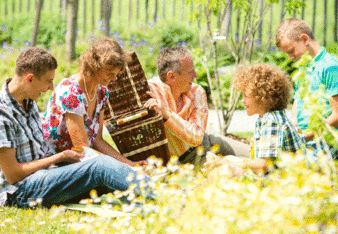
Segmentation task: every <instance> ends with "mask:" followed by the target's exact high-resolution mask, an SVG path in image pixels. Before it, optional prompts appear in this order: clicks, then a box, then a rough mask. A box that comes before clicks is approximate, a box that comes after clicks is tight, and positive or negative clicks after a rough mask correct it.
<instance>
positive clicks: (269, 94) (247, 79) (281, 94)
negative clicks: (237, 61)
mask: <svg viewBox="0 0 338 234" xmlns="http://www.w3.org/2000/svg"><path fill="white" fill-rule="evenodd" d="M233 83H234V86H235V88H236V89H237V90H240V91H241V92H242V93H244V92H245V93H248V95H250V96H252V97H254V98H255V99H256V100H257V101H258V102H260V103H261V104H262V105H263V106H265V107H266V108H267V110H268V111H275V110H284V109H286V107H287V105H288V101H289V98H290V95H291V93H290V91H291V89H292V84H291V81H290V77H289V75H287V73H286V72H284V71H283V70H281V69H280V68H278V67H277V66H274V65H270V64H255V65H250V66H244V67H240V68H239V69H238V70H237V71H236V73H235V75H234V79H233Z"/></svg>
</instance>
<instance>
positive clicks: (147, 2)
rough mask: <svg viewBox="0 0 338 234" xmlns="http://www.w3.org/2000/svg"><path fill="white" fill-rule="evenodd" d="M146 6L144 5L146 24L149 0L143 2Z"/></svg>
mask: <svg viewBox="0 0 338 234" xmlns="http://www.w3.org/2000/svg"><path fill="white" fill-rule="evenodd" d="M145 4H146V6H145V9H146V14H145V15H146V24H147V23H148V5H149V0H146V2H145Z"/></svg>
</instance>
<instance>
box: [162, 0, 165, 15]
mask: <svg viewBox="0 0 338 234" xmlns="http://www.w3.org/2000/svg"><path fill="white" fill-rule="evenodd" d="M162 13H163V14H162V15H163V19H165V0H163V1H162Z"/></svg>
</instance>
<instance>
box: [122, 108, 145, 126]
mask: <svg viewBox="0 0 338 234" xmlns="http://www.w3.org/2000/svg"><path fill="white" fill-rule="evenodd" d="M146 115H148V111H147V110H144V111H141V112H139V113H137V114H135V115H131V116H128V117H125V118H123V119H119V120H117V125H122V124H124V123H127V122H130V121H132V120H134V119H138V118H141V117H143V116H146Z"/></svg>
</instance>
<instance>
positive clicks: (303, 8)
mask: <svg viewBox="0 0 338 234" xmlns="http://www.w3.org/2000/svg"><path fill="white" fill-rule="evenodd" d="M303 2H305V0H303ZM304 15H305V7H302V20H304Z"/></svg>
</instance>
